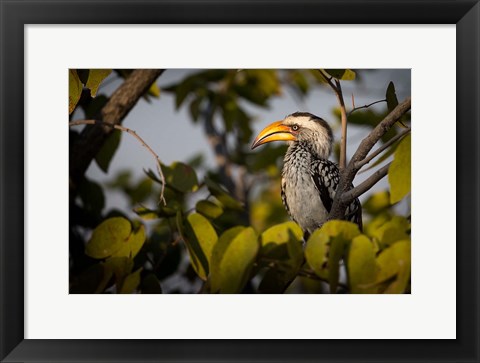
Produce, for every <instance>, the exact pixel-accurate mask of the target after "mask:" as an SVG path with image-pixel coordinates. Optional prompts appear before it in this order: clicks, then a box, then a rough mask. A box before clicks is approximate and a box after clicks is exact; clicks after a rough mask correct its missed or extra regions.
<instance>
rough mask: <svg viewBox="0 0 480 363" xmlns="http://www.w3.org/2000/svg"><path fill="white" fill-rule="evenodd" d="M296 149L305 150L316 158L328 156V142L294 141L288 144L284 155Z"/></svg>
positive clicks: (326, 157)
mask: <svg viewBox="0 0 480 363" xmlns="http://www.w3.org/2000/svg"><path fill="white" fill-rule="evenodd" d="M297 151H304V152H307V153H309V154H310V155H311V156H313V157H314V158H316V159H323V160H328V157H329V156H330V144H327V143H315V144H312V143H309V142H306V141H294V142H292V143H291V144H290V146H289V148H288V150H287V154H286V156H287V155H289V154H292V153H295V152H297Z"/></svg>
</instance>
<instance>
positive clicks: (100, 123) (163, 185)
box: [68, 120, 166, 205]
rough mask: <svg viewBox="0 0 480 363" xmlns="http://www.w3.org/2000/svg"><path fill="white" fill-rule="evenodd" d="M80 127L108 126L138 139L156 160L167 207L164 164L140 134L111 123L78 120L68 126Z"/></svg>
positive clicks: (161, 193)
mask: <svg viewBox="0 0 480 363" xmlns="http://www.w3.org/2000/svg"><path fill="white" fill-rule="evenodd" d="M78 125H100V126H102V127H103V126H107V127H109V128H111V129H117V130H120V131H124V132H127V133H129V134H130V135H132V136H133V137H134V138H136V139H137V140H138V141H139V142H140V144H142V146H143V147H145V148H146V149H147V150H148V151H149V152H150V154H152V155H153V157H154V158H155V161H156V165H157V171H158V175H159V176H160V181H161V182H162V186H161V190H160V201H159V203H160V202H163V204H165V205H166V202H165V198H164V191H165V176H164V175H163V172H162V164H161V161H160V158H159V157H158V155H157V153H155V151H153V149H152V148H151V147H150V146H149V145H148V144H147V143H146V142H145V141H144V140H143V139H142V138H141V137H140V136H138V134H137V133H136V132H135V131H134V130H132V129H129V128H128V127H125V126H120V125H115V124H112V123H109V122H105V121H99V120H78V121H72V122H70V123H69V124H68V126H70V127H72V126H78Z"/></svg>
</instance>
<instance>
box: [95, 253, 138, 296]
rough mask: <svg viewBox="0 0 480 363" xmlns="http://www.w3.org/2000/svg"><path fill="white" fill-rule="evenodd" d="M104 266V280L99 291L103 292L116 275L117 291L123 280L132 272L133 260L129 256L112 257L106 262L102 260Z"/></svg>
mask: <svg viewBox="0 0 480 363" xmlns="http://www.w3.org/2000/svg"><path fill="white" fill-rule="evenodd" d="M102 266H103V268H104V271H105V272H104V275H103V281H102V283H101V284H100V286H99V287H98V289H97V292H102V291H103V290H104V289H105V287H106V286H107V284H108V282H109V281H110V279H111V278H112V277H113V276H115V285H116V286H117V291H120V289H121V287H122V285H123V281H124V280H125V278H126V277H127V275H128V274H129V273H130V272H132V269H133V260H132V259H131V258H128V257H110V258H108V259H107V260H106V261H105V262H102Z"/></svg>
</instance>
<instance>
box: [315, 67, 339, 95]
mask: <svg viewBox="0 0 480 363" xmlns="http://www.w3.org/2000/svg"><path fill="white" fill-rule="evenodd" d="M318 71H319V72H320V75H321V76H322V78H323V79H324V80H325V82H327V83H328V84H329V86H330V87H332V88H333V89H334V90H335V85H334V84H333V82H332V78H333V77H332V76H330V77H329V76H327V75H326V74H325V73H323V70H322V69H319V70H318Z"/></svg>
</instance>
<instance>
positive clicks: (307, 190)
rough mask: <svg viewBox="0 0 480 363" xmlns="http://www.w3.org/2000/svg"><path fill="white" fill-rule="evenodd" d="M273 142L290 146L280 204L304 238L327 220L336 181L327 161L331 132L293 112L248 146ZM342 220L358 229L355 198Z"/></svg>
mask: <svg viewBox="0 0 480 363" xmlns="http://www.w3.org/2000/svg"><path fill="white" fill-rule="evenodd" d="M276 140H284V141H288V142H289V144H290V145H289V148H288V150H287V153H286V154H285V158H284V165H283V170H282V201H283V204H284V205H285V208H286V209H287V212H288V214H289V215H290V217H291V218H292V219H293V220H294V221H295V222H297V223H298V224H299V225H300V227H302V229H303V231H304V233H305V238H308V236H309V235H310V234H311V233H312V232H313V231H314V230H315V229H317V228H319V227H321V226H322V224H323V223H325V221H326V220H327V217H328V214H329V212H330V210H331V207H332V204H333V199H334V198H335V192H336V190H337V187H338V184H339V181H340V176H339V170H338V166H337V165H336V164H335V163H333V162H331V161H329V160H328V157H329V155H330V152H331V148H332V142H333V136H332V131H331V128H330V126H328V124H327V123H326V122H325V121H324V120H323V119H321V118H319V117H317V116H315V115H312V114H310V113H306V112H296V113H294V114H292V115H290V116H287V117H286V118H285V119H284V120H282V121H279V122H276V123H274V124H272V125H270V126H268V127H267V128H265V129H264V130H262V131H261V132H260V134H259V135H258V137H257V139H256V140H255V142H254V144H253V146H252V147H256V146H258V145H261V144H263V143H266V142H270V141H276ZM345 219H347V220H351V221H353V222H355V223H357V224H358V225H359V226H360V228H361V224H362V212H361V205H360V202H359V200H358V199H355V200H354V201H353V202H352V203H351V205H349V206H348V208H347V211H346V213H345Z"/></svg>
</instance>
